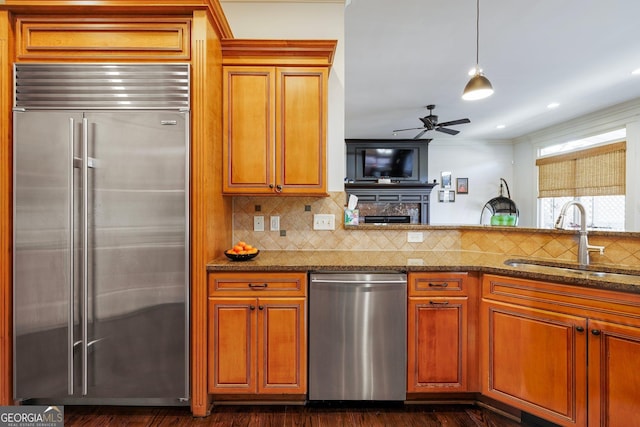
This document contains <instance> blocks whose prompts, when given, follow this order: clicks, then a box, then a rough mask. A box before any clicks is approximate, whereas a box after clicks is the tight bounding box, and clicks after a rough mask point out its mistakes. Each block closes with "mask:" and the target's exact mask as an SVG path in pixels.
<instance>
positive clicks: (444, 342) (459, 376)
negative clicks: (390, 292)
mask: <svg viewBox="0 0 640 427" xmlns="http://www.w3.org/2000/svg"><path fill="white" fill-rule="evenodd" d="M467 313H468V310H467V298H429V299H427V298H411V299H410V300H409V313H408V321H409V324H408V329H407V330H408V334H409V335H408V337H409V338H408V354H407V362H408V369H407V375H408V376H407V388H408V390H407V391H409V392H443V391H466V390H467Z"/></svg>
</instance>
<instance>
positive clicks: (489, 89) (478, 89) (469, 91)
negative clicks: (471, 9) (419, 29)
mask: <svg viewBox="0 0 640 427" xmlns="http://www.w3.org/2000/svg"><path fill="white" fill-rule="evenodd" d="M479 52H480V0H476V72H475V74H474V76H473V77H471V80H469V83H467V85H466V86H465V87H464V91H463V92H462V99H464V100H465V101H475V100H477V99H483V98H486V97H488V96H491V95H492V94H493V86H491V82H490V81H489V79H488V78H486V77H485V76H484V75H483V74H482V71H481V69H480V65H479V56H480V54H479Z"/></svg>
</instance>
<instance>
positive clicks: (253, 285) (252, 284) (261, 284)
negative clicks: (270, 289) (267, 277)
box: [249, 283, 268, 289]
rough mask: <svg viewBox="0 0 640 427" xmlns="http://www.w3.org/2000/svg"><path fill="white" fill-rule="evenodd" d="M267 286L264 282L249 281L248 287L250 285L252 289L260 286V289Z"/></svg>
mask: <svg viewBox="0 0 640 427" xmlns="http://www.w3.org/2000/svg"><path fill="white" fill-rule="evenodd" d="M267 286H268V285H267V284H266V283H249V287H250V288H253V289H255V288H262V289H264V288H266V287H267Z"/></svg>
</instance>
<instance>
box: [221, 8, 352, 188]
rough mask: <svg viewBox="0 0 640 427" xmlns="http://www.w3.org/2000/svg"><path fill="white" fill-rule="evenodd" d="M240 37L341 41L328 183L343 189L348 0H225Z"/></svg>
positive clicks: (332, 96) (332, 95) (332, 94)
mask: <svg viewBox="0 0 640 427" xmlns="http://www.w3.org/2000/svg"><path fill="white" fill-rule="evenodd" d="M220 4H221V6H222V10H223V11H224V14H225V16H226V17H227V21H228V22H229V26H230V27H231V31H232V32H233V35H234V37H235V38H238V39H276V40H279V39H292V40H296V39H298V40H309V39H324V40H338V45H337V47H336V53H335V56H334V60H333V67H332V68H331V73H330V74H329V117H328V126H327V157H328V159H327V177H328V180H327V186H328V190H329V191H343V190H344V177H345V176H346V175H345V173H346V172H345V161H344V154H345V145H344V1H342V2H341V1H336V2H334V3H327V2H323V3H313V2H309V1H300V2H295V1H286V2H269V1H237V0H236V1H221V2H220Z"/></svg>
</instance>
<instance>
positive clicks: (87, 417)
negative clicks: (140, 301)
mask: <svg viewBox="0 0 640 427" xmlns="http://www.w3.org/2000/svg"><path fill="white" fill-rule="evenodd" d="M64 411H65V414H64V415H65V416H64V425H65V427H73V426H109V427H113V426H136V427H145V426H172V427H176V426H178V427H179V426H211V427H231V426H233V427H236V426H238V427H240V426H251V427H259V426H264V427H272V426H309V427H339V426H362V427H365V426H366V427H386V426H393V427H402V426H406V427H416V426H426V427H431V426H432V427H441V426H446V427H458V426H459V427H521V426H526V425H527V424H520V423H518V422H515V421H513V420H511V419H508V418H505V417H504V416H502V415H500V414H497V413H495V412H492V411H490V410H487V409H483V408H479V407H477V406H471V405H437V406H434V405H405V406H379V407H342V406H341V407H327V406H216V407H215V408H214V409H213V411H212V413H211V415H209V416H208V417H205V418H194V417H193V416H192V415H191V413H190V411H189V408H187V407H162V408H149V407H111V406H65V408H64Z"/></svg>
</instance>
